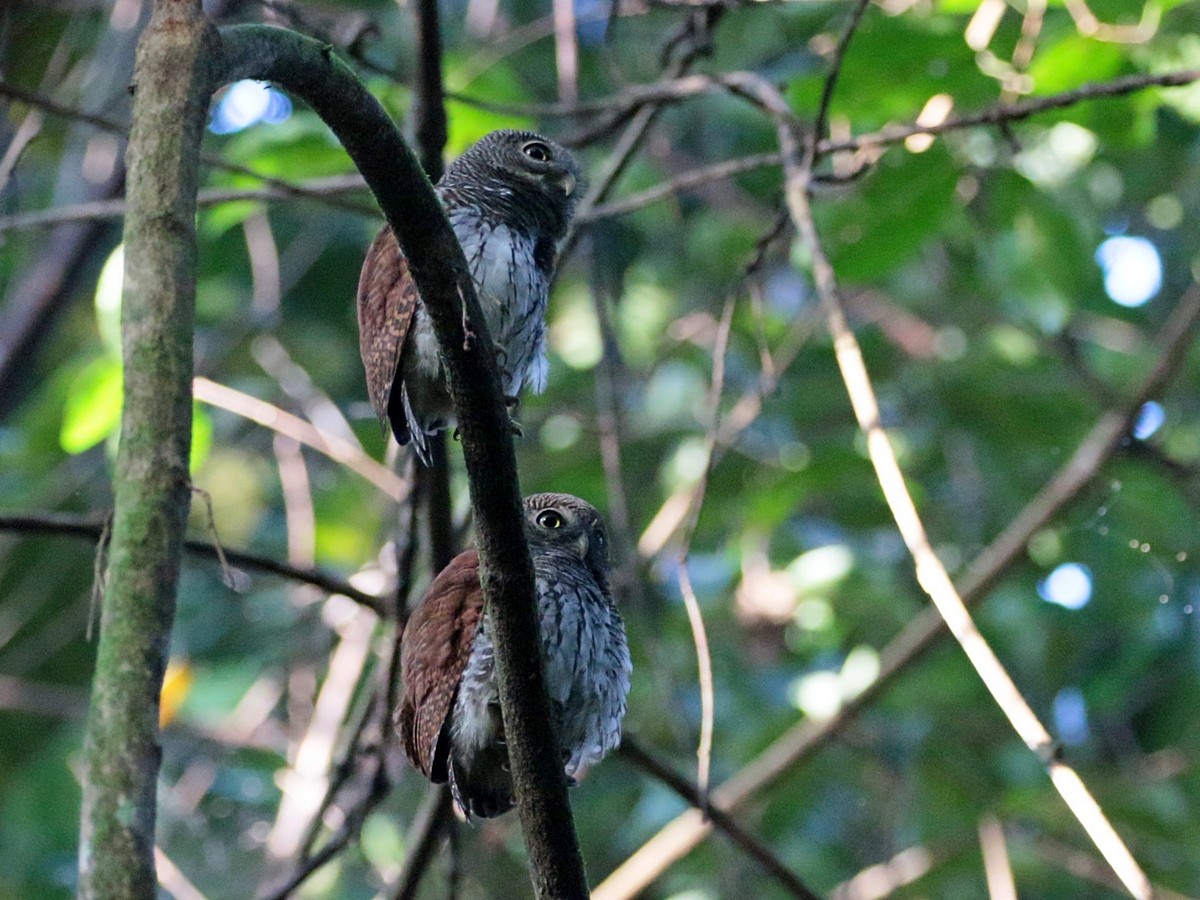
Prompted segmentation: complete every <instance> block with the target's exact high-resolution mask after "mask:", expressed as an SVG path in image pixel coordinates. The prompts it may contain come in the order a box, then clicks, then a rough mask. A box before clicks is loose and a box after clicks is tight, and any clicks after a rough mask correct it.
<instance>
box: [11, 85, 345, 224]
mask: <svg viewBox="0 0 1200 900" xmlns="http://www.w3.org/2000/svg"><path fill="white" fill-rule="evenodd" d="M0 97H8V98H9V99H10V100H16V101H18V102H20V103H27V104H29V105H30V106H33V107H36V108H37V109H41V110H44V111H45V112H48V113H51V114H52V115H55V116H60V117H62V118H64V119H70V120H72V121H74V122H82V123H83V124H85V125H91V126H92V127H93V128H97V129H99V130H100V131H106V132H108V133H109V134H116V135H120V136H122V137H123V136H125V135H128V134H129V126H128V125H126V124H124V123H121V122H118V121H116V120H115V119H109V118H107V117H105V116H98V115H94V114H92V113H87V112H84V111H82V110H79V109H75V108H74V107H71V106H67V105H65V104H63V103H58V102H57V101H55V100H51V99H50V98H49V97H45V96H43V95H41V94H39V93H37V92H36V91H29V90H26V89H25V88H22V87H18V86H17V85H15V84H9V83H7V82H5V81H0ZM200 162H201V163H202V164H203V165H206V166H209V167H210V168H214V169H220V170H222V171H226V172H231V173H233V174H236V175H248V176H250V177H251V178H257V179H258V180H259V181H261V182H263V184H266V185H270V186H271V187H273V188H275V189H276V190H278V191H280V192H281V193H283V194H288V195H291V196H294V197H306V198H307V199H310V200H318V201H321V202H323V203H325V204H327V205H333V206H342V205H343V204H342V203H341V202H339V201H337V200H336V199H335V198H334V199H331V198H330V197H329V196H328V195H326V194H322V193H320V192H315V193H314V192H311V191H309V190H308V189H306V188H304V187H302V186H300V185H296V184H292V183H291V182H289V181H285V180H283V179H281V178H272V177H271V176H269V175H263V174H261V173H260V172H256V171H255V170H254V169H251V168H248V167H246V166H240V165H238V164H237V163H231V162H227V161H225V160H224V159H222V158H221V157H219V156H217V155H215V154H211V153H205V152H201V154H200ZM346 208H348V209H352V210H354V211H362V209H363V208H361V207H359V206H358V205H357V204H347V205H346Z"/></svg>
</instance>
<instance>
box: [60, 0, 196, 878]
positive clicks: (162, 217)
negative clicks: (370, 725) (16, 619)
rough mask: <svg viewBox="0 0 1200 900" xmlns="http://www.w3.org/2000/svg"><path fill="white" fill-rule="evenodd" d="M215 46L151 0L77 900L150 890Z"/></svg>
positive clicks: (140, 70) (161, 1)
mask: <svg viewBox="0 0 1200 900" xmlns="http://www.w3.org/2000/svg"><path fill="white" fill-rule="evenodd" d="M216 49H217V34H216V31H215V29H213V28H212V26H211V25H209V24H208V23H207V22H206V21H205V20H204V18H203V16H202V14H201V10H200V3H199V0H157V2H156V3H155V5H154V12H153V15H152V17H151V20H150V23H149V25H148V26H147V28H146V30H145V32H144V33H143V35H142V39H141V41H140V43H139V45H138V52H137V62H136V66H135V69H134V90H135V96H134V104H133V124H132V127H131V132H130V139H129V147H128V151H127V157H126V164H127V166H128V182H127V184H128V190H127V197H128V203H129V211H128V214H127V217H126V221H125V285H124V296H123V306H122V323H121V329H122V347H123V353H124V370H125V386H124V408H123V412H122V419H121V443H120V448H119V450H118V453H117V462H116V471H115V475H114V484H113V490H114V495H115V512H114V518H113V528H112V542H111V546H110V550H109V563H108V570H107V574H106V578H105V589H104V599H103V605H102V607H101V615H100V640H99V646H98V648H97V658H96V672H95V677H94V679H93V683H92V701H91V708H90V711H89V714H88V722H87V730H86V735H85V762H84V767H85V776H84V785H83V809H82V821H81V827H80V845H79V895H80V896H81V897H104V898H152V897H154V896H155V890H156V889H155V874H154V857H153V851H154V823H155V789H156V784H157V780H158V768H159V759H160V756H161V752H160V748H159V745H158V704H159V694H160V691H161V689H162V676H163V670H164V668H165V662H166V655H167V649H168V643H169V639H170V630H171V623H172V620H173V618H174V614H175V593H176V587H177V583H178V576H179V558H180V554H181V550H182V546H183V534H184V528H185V526H186V522H187V511H188V500H189V485H188V454H189V449H190V442H191V419H192V397H191V380H192V325H193V318H194V301H195V289H196V239H195V215H196V189H197V179H198V176H197V170H198V166H199V152H200V138H201V135H202V133H203V128H204V120H205V114H206V112H207V109H208V98H209V95H210V93H211V92H210V89H209V85H210V84H211V75H210V68H211V65H212V62H213V60H214V59H215V58H216V53H215V51H216Z"/></svg>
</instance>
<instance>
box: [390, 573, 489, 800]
mask: <svg viewBox="0 0 1200 900" xmlns="http://www.w3.org/2000/svg"><path fill="white" fill-rule="evenodd" d="M482 615H483V589H482V588H481V587H480V586H479V554H478V552H477V551H475V550H467V551H465V552H464V553H460V554H459V555H458V556H456V557H455V558H454V559H453V560H451V562H450V565H448V566H447V567H446V568H445V569H443V570H442V571H441V574H439V575H438V577H437V578H435V579H434V580H433V584H431V585H430V586H429V589H428V590H427V591H426V592H425V596H424V598H423V599H422V600H421V604H420V605H419V606H418V607H417V608H416V610H414V611H413V614H412V617H411V618H410V619H409V620H408V624H407V626H406V627H405V629H404V637H403V639H402V640H401V643H400V667H401V677H402V678H403V680H404V695H403V698H402V700H401V702H400V709H399V712H398V713H397V715H396V727H397V729H398V730H399V732H400V739H401V742H402V743H403V745H404V752H405V754H406V755H407V756H408V758H409V759H410V760H411V761H412V763H413V765H414V766H416V767H417V768H418V769H420V770H421V771H422V772H423V773H424V774H425V776H426V777H427V778H429V779H430V780H431V781H434V782H438V783H440V782H444V781H445V780H446V778H447V771H446V757H447V753H448V751H449V747H448V744H449V740H448V737H447V739H446V740H443V739H442V726H443V725H444V724H445V722H446V719H447V717H448V716H449V715H450V711H451V709H452V708H453V706H454V700H455V697H456V695H457V692H458V684H459V682H460V681H461V680H462V674H463V670H464V669H466V667H467V660H468V659H470V656H471V645H472V644H473V643H474V642H475V634H476V632H477V631H478V630H479V620H480V618H481V617H482Z"/></svg>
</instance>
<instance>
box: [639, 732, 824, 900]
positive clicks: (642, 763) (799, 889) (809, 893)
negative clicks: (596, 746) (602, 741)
mask: <svg viewBox="0 0 1200 900" xmlns="http://www.w3.org/2000/svg"><path fill="white" fill-rule="evenodd" d="M617 752H618V754H619V755H620V756H621V757H622V758H623V759H626V760H628V761H629V762H631V763H632V764H633V765H634V766H636V767H637V768H639V769H641V770H642V771H643V772H646V773H647V774H649V775H651V776H652V777H653V778H655V779H656V780H658V781H660V782H662V783H663V784H665V785H666V786H667V787H669V788H670V789H671V790H673V791H674V792H675V793H676V794H678V795H679V796H680V797H682V798H683V799H684V800H686V801H687V802H688V803H690V804H691V805H692V806H693V807H695V808H696V809H698V810H700V811H701V812H703V813H704V814H705V815H707V816H708V817H709V818H711V819H712V823H713V825H715V826H716V827H717V829H719V830H720V831H722V832H724V833H725V834H726V835H727V836H728V837H729V839H730V840H731V841H733V843H734V844H736V845H737V846H738V847H739V848H740V849H741V850H742V851H743V852H744V853H745V854H746V855H747V856H749V857H750V858H751V859H753V860H754V861H755V862H757V863H759V865H761V866H762V867H763V868H764V869H766V871H767V873H768V874H769V875H771V877H772V878H774V879H775V880H776V881H778V882H779V884H780V886H781V887H783V889H784V890H786V891H787V892H788V894H789V895H791V896H793V897H802V898H805V900H814V898H816V897H818V896H819V895H818V894H817V893H816V892H814V891H813V890H811V889H810V888H809V887H808V886H807V885H806V884H804V882H802V881H801V880H800V878H799V877H798V876H797V875H796V874H795V873H794V872H792V870H791V869H789V868H788V867H787V866H785V865H784V864H783V863H782V862H781V861H780V859H779V857H777V856H776V855H775V854H774V853H772V852H771V849H770V848H769V847H767V846H766V845H765V844H763V843H762V842H761V841H760V840H758V838H756V837H754V835H752V834H750V832H748V831H746V830H745V829H744V828H742V826H741V825H739V824H738V823H737V821H736V820H735V819H734V818H733V816H731V815H729V814H728V813H726V812H724V811H722V810H719V809H715V808H713V807H712V806H711V805H709V803H708V792H707V791H706V790H703V789H701V788H700V787H698V786H697V785H694V784H692V783H691V782H690V781H688V780H687V779H686V778H684V777H683V776H682V775H679V774H678V773H676V772H675V770H674V769H672V768H671V767H670V766H669V765H667V764H666V763H664V762H663V761H661V760H660V759H658V758H657V757H655V756H654V755H653V754H651V753H650V752H649V751H648V750H646V749H645V748H644V747H642V745H641V744H640V742H638V741H636V740H634V739H633V738H632V737H631V736H630V735H625V736H624V737H623V738H622V739H621V747H620V749H619V750H618V751H617Z"/></svg>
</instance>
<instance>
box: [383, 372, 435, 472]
mask: <svg viewBox="0 0 1200 900" xmlns="http://www.w3.org/2000/svg"><path fill="white" fill-rule="evenodd" d="M396 388H399V390H396ZM397 399H398V400H399V402H398V403H397V402H396V401H397ZM397 407H399V409H397ZM387 417H388V419H389V420H390V421H391V423H392V434H394V435H396V443H398V444H399V445H400V446H401V447H403V446H405V445H407V444H409V443H411V444H412V449H413V452H414V453H415V454H416V455H417V459H418V460H420V462H421V465H423V466H429V465H431V464H432V460H431V458H430V454H429V441H428V435H427V434H426V431H425V429H424V428H423V427H421V422H420V420H419V419H418V418H417V414H416V413H415V412H413V408H412V402H411V401H410V400H409V398H408V385H406V384H404V382H400V383H399V384H398V385H396V386H395V387H394V388H393V390H392V395H391V397H390V398H389V400H388V411H387Z"/></svg>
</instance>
